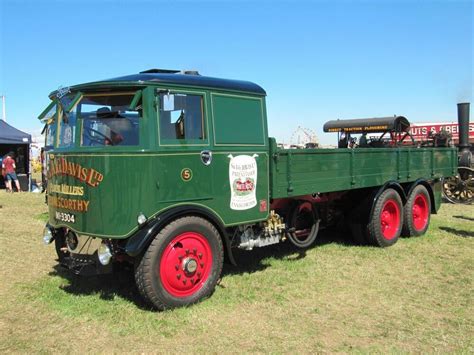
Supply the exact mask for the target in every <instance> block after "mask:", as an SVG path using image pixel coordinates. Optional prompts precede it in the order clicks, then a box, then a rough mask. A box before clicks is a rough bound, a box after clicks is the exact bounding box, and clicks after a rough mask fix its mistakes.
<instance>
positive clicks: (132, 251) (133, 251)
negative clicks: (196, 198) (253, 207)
mask: <svg viewBox="0 0 474 355" xmlns="http://www.w3.org/2000/svg"><path fill="white" fill-rule="evenodd" d="M189 215H191V216H199V217H202V218H205V219H207V220H208V221H209V222H211V223H212V224H213V225H214V226H215V227H216V228H217V230H218V231H219V233H220V235H221V236H222V239H223V242H224V244H225V249H226V253H225V255H226V257H227V258H228V261H229V262H230V263H231V264H232V265H236V262H235V259H234V256H233V254H232V249H231V243H230V241H229V238H228V236H227V233H226V229H225V227H224V225H223V224H222V222H221V221H220V219H219V218H218V217H217V216H216V215H215V214H214V213H212V212H211V211H209V210H207V209H205V208H202V207H199V206H179V207H175V208H172V209H169V210H167V211H165V212H163V213H162V214H160V215H159V216H156V217H154V218H152V219H150V220H149V221H147V223H146V224H145V225H143V226H142V227H141V228H140V229H139V230H138V231H137V232H136V233H135V234H133V235H132V236H131V237H130V238H128V239H127V242H126V244H125V252H126V253H127V254H128V255H130V256H132V257H135V256H137V255H140V253H142V252H143V251H144V250H145V249H146V248H147V247H148V245H149V244H150V243H151V241H152V240H153V238H154V237H155V236H156V235H157V234H158V233H159V232H160V230H161V229H163V228H164V227H165V226H166V225H167V224H168V223H170V222H171V221H173V220H175V219H176V218H179V217H183V216H189Z"/></svg>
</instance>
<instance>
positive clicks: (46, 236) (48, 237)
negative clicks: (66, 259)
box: [43, 226, 54, 245]
mask: <svg viewBox="0 0 474 355" xmlns="http://www.w3.org/2000/svg"><path fill="white" fill-rule="evenodd" d="M53 239H54V235H53V232H52V231H51V229H50V228H49V227H48V226H45V227H44V229H43V243H44V245H48V244H50V243H51V242H52V241H53Z"/></svg>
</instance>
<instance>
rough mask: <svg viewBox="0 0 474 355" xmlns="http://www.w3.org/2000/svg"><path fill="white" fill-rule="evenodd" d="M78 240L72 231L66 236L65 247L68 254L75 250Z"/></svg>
mask: <svg viewBox="0 0 474 355" xmlns="http://www.w3.org/2000/svg"><path fill="white" fill-rule="evenodd" d="M78 244H79V240H78V239H77V236H76V234H75V233H74V232H73V231H69V232H68V233H67V234H66V245H67V248H68V249H69V251H70V252H73V251H74V250H76V248H77V245H78Z"/></svg>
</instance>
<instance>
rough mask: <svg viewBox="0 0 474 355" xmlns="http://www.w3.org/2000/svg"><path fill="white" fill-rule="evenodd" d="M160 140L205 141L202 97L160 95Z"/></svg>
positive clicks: (173, 94) (167, 93) (174, 94)
mask: <svg viewBox="0 0 474 355" xmlns="http://www.w3.org/2000/svg"><path fill="white" fill-rule="evenodd" d="M159 121H160V140H162V141H166V140H205V139H206V136H205V130H204V111H203V97H202V96H201V95H188V94H176V93H169V92H166V93H160V96H159Z"/></svg>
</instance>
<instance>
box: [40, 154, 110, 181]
mask: <svg viewBox="0 0 474 355" xmlns="http://www.w3.org/2000/svg"><path fill="white" fill-rule="evenodd" d="M56 175H67V176H72V177H73V178H76V179H77V180H79V181H81V182H85V183H86V184H87V185H89V186H92V187H97V186H99V184H100V183H101V182H102V180H103V179H104V175H102V174H101V173H99V172H98V171H97V170H95V169H93V168H85V167H83V166H82V165H80V164H78V163H74V162H69V161H67V160H66V159H65V158H61V159H58V160H50V163H49V169H48V179H51V178H52V177H53V176H56Z"/></svg>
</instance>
